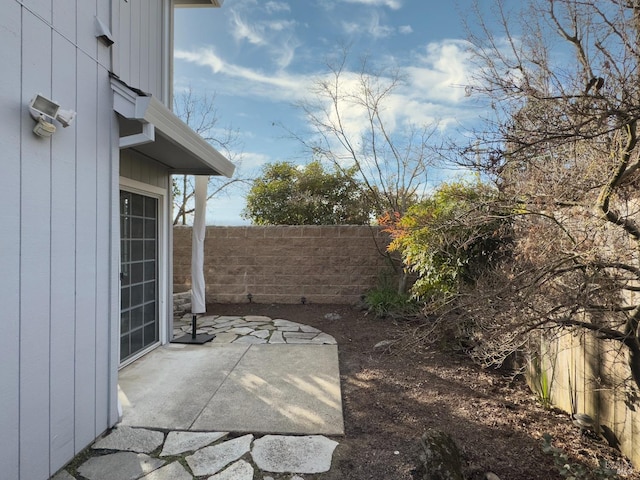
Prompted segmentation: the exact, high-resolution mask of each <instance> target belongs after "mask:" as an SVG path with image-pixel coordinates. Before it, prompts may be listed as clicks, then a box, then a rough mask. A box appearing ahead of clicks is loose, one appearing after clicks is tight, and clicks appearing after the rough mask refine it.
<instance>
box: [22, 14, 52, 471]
mask: <svg viewBox="0 0 640 480" xmlns="http://www.w3.org/2000/svg"><path fill="white" fill-rule="evenodd" d="M22 22H23V23H22V34H23V36H22V58H23V62H24V63H23V75H22V103H23V105H26V104H27V102H28V101H29V100H30V99H31V97H32V96H33V95H34V94H35V93H36V92H40V93H42V94H43V95H47V96H51V47H50V45H51V28H50V27H49V26H47V25H46V24H45V23H44V22H42V21H41V20H40V19H39V18H37V17H36V16H34V15H32V14H31V13H30V12H28V11H26V10H23V18H22ZM43 45H46V46H47V48H42V46H43ZM22 123H23V136H22V171H21V175H20V184H21V195H20V204H21V205H20V217H21V225H20V243H21V254H20V286H21V288H20V320H21V321H20V475H21V478H25V479H27V478H33V479H39V478H46V476H47V474H48V473H49V419H48V413H49V368H48V365H49V334H50V321H49V315H50V307H49V302H50V244H51V232H50V215H51V210H50V208H51V207H50V205H51V198H50V196H51V184H50V175H51V170H50V169H51V139H48V138H38V137H35V136H34V135H32V134H30V133H31V132H30V130H31V129H32V128H33V125H34V122H33V120H32V119H31V118H30V117H29V115H28V114H26V115H22Z"/></svg>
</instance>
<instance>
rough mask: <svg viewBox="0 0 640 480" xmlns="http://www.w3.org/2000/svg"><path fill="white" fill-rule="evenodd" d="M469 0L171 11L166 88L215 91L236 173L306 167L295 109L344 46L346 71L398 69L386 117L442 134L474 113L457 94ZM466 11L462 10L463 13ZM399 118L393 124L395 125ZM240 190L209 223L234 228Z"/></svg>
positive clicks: (359, 0)
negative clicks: (236, 147)
mask: <svg viewBox="0 0 640 480" xmlns="http://www.w3.org/2000/svg"><path fill="white" fill-rule="evenodd" d="M470 5H471V1H470V0H459V1H457V2H447V1H440V2H435V1H433V0H289V1H282V0H272V1H264V0H225V2H224V4H223V6H222V8H185V9H178V10H177V12H176V17H175V43H174V47H175V49H174V90H175V92H176V93H179V92H180V91H183V90H185V89H187V88H191V90H192V91H193V93H194V94H196V95H202V94H205V93H206V94H209V95H212V94H215V95H216V99H215V105H216V108H217V114H218V117H219V121H220V124H221V125H231V126H232V127H233V128H237V129H238V130H239V133H240V144H241V145H242V158H243V161H242V167H241V169H242V171H243V172H245V173H252V172H257V171H259V169H260V167H261V166H262V165H263V164H265V163H269V162H274V161H281V160H286V161H293V162H296V163H306V162H307V161H308V160H309V156H308V154H307V153H306V152H304V151H303V149H302V147H301V145H300V144H299V143H298V142H297V141H295V140H293V139H291V138H288V135H287V133H286V131H285V130H284V129H283V128H281V127H280V126H279V125H284V126H285V127H286V128H287V129H290V130H293V131H299V130H300V129H301V128H302V127H304V120H303V118H302V114H301V112H300V111H299V110H298V109H297V108H295V107H294V106H293V104H294V103H295V102H297V101H303V100H304V99H305V98H308V97H309V87H310V86H311V85H312V82H313V81H314V79H317V78H318V77H319V76H320V75H322V74H324V73H326V71H327V69H326V66H325V64H326V61H327V58H329V57H331V56H332V55H333V54H335V53H336V52H337V51H339V50H340V49H341V48H342V47H343V46H345V45H348V46H349V52H350V54H349V58H350V59H351V60H352V61H353V65H352V67H353V68H355V69H357V67H358V62H359V59H360V58H361V57H362V56H363V55H367V56H368V57H369V58H370V59H371V60H372V61H374V62H375V64H376V66H377V67H378V68H379V69H380V71H381V72H383V74H384V72H385V69H388V70H389V71H390V70H391V69H392V68H398V69H400V71H401V72H402V74H403V75H405V77H406V79H407V85H406V87H405V88H403V89H402V90H401V91H399V93H398V97H397V98H396V100H397V101H396V102H394V105H393V106H392V108H393V109H395V111H393V112H392V114H393V115H394V118H397V119H400V118H409V119H410V120H411V121H412V122H415V123H422V122H429V121H433V120H438V121H439V122H440V124H441V128H442V129H443V130H445V131H446V130H448V129H453V128H458V127H459V126H460V124H465V123H466V122H469V121H472V120H473V119H474V118H478V115H479V114H480V112H479V111H478V107H476V106H474V104H473V102H472V101H471V99H469V98H467V97H465V95H464V88H463V87H462V86H463V85H465V84H467V83H468V81H469V71H470V68H471V67H470V65H471V64H470V61H469V58H468V54H467V53H466V52H465V44H464V38H465V32H464V28H463V25H462V20H461V13H460V12H461V11H462V12H465V11H467V10H468V8H469V6H470ZM463 14H464V13H463ZM400 123H401V122H399V124H400ZM243 207H244V199H243V194H242V193H241V192H233V193H232V194H230V195H228V196H222V197H219V198H217V199H216V200H215V201H212V202H210V205H209V208H208V214H207V223H208V224H216V225H239V224H246V223H248V222H247V221H246V220H244V219H242V218H241V217H240V211H241V210H242V208H243Z"/></svg>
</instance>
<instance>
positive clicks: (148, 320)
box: [120, 190, 160, 363]
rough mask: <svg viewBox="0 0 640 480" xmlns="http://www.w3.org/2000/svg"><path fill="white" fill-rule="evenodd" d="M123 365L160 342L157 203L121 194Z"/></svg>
mask: <svg viewBox="0 0 640 480" xmlns="http://www.w3.org/2000/svg"><path fill="white" fill-rule="evenodd" d="M120 239H121V240H120V362H121V363H122V362H124V361H126V360H128V359H131V358H132V357H134V356H136V355H137V354H139V353H140V352H142V351H143V350H145V349H147V348H148V347H150V346H151V345H153V344H155V343H157V342H158V341H159V326H160V323H159V318H158V199H157V198H153V197H148V196H145V195H140V194H137V193H132V192H127V191H124V190H121V191H120Z"/></svg>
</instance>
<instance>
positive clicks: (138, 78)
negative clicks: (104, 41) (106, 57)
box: [112, 0, 171, 105]
mask: <svg viewBox="0 0 640 480" xmlns="http://www.w3.org/2000/svg"><path fill="white" fill-rule="evenodd" d="M170 4H171V2H169V1H168V0H136V1H133V2H131V1H129V2H127V1H126V0H113V17H112V18H113V32H112V33H113V34H114V36H115V38H116V43H115V44H114V45H113V47H112V48H113V50H114V56H113V70H114V73H115V74H116V75H118V77H119V78H120V80H122V81H123V82H125V83H126V84H127V85H131V86H133V87H136V88H139V89H140V90H142V91H144V92H147V93H150V94H152V95H153V96H155V97H156V98H157V99H158V100H160V101H161V102H162V103H164V104H165V105H169V99H168V98H167V97H168V91H169V89H168V85H167V83H168V71H169V70H168V68H166V67H167V65H166V64H165V62H168V59H169V54H168V52H165V50H166V48H167V47H168V43H165V42H164V40H163V39H165V38H167V36H168V35H169V32H168V31H166V30H168V26H167V25H166V24H165V21H164V19H165V16H166V15H167V11H168V9H169V8H170Z"/></svg>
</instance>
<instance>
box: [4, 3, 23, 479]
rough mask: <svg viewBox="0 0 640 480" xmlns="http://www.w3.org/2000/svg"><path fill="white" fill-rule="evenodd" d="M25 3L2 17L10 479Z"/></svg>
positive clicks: (9, 473) (16, 386)
mask: <svg viewBox="0 0 640 480" xmlns="http://www.w3.org/2000/svg"><path fill="white" fill-rule="evenodd" d="M20 17H21V7H20V6H19V5H18V4H17V3H14V2H9V4H8V5H5V6H3V8H2V14H1V15H0V32H3V35H2V42H0V57H2V59H3V64H2V68H3V74H2V75H0V111H2V112H5V115H3V119H2V120H0V122H1V124H2V135H0V151H1V152H2V175H0V204H1V205H3V206H4V207H3V208H1V209H0V225H2V228H0V246H1V248H0V271H1V272H2V275H0V305H2V335H0V362H1V364H2V367H1V368H0V385H2V387H1V388H0V405H1V406H2V408H0V425H2V429H0V465H2V474H3V475H6V477H7V478H18V477H19V459H20V455H19V441H20V433H19V419H20V406H19V400H20V399H19V391H20V379H19V375H20V365H19V359H20V283H19V282H18V278H20V195H21V192H20V181H19V179H20V132H21V122H20V121H18V119H20V118H22V116H23V115H24V113H25V110H24V108H23V106H22V103H21V102H20V101H16V99H20V98H21V96H22V93H21V88H20V72H21V61H20V60H21V55H20V52H21V48H20V38H21V28H20V27H21V22H20Z"/></svg>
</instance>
